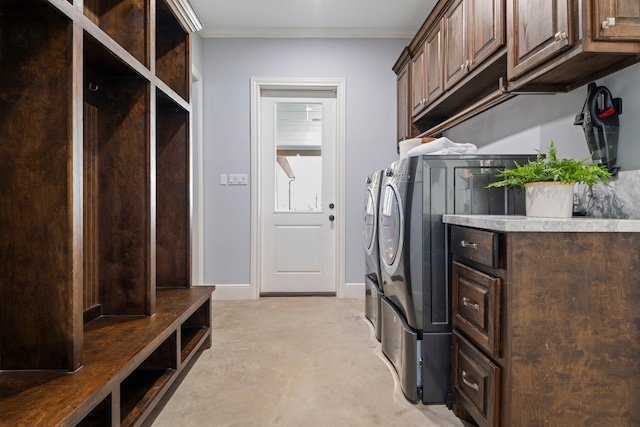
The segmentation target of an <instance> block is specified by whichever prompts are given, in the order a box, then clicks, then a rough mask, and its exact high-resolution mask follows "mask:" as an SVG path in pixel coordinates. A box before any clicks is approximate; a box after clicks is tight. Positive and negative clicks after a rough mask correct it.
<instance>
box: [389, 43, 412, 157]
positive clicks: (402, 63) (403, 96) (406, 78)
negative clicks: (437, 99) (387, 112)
mask: <svg viewBox="0 0 640 427" xmlns="http://www.w3.org/2000/svg"><path fill="white" fill-rule="evenodd" d="M409 61H410V58H409V51H408V49H406V48H405V50H404V54H403V55H402V56H401V57H400V58H399V59H398V61H397V62H396V64H395V65H394V67H393V70H394V71H395V73H396V75H397V98H398V109H397V114H398V128H397V142H398V143H399V142H400V141H402V140H404V139H407V138H411V114H409V102H410V98H411V96H410V93H409V86H410V78H411V76H410V71H409V66H410V62H409ZM399 149H400V146H399V145H397V146H396V150H397V151H398V152H399Z"/></svg>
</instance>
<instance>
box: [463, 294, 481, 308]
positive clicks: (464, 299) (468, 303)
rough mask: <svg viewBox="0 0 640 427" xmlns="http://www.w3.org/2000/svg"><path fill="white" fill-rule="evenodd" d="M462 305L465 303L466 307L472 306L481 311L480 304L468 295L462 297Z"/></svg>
mask: <svg viewBox="0 0 640 427" xmlns="http://www.w3.org/2000/svg"><path fill="white" fill-rule="evenodd" d="M462 305H464V306H465V307H471V308H473V309H474V310H478V311H480V304H478V303H475V302H472V301H471V300H470V299H469V298H467V297H462Z"/></svg>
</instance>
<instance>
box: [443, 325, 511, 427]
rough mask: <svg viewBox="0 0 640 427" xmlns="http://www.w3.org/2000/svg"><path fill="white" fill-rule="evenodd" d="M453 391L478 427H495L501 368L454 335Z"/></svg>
mask: <svg viewBox="0 0 640 427" xmlns="http://www.w3.org/2000/svg"><path fill="white" fill-rule="evenodd" d="M452 363H453V366H452V369H453V373H454V375H453V378H452V380H453V384H452V386H453V391H454V394H455V400H456V401H457V402H459V403H462V405H463V406H464V407H465V409H466V410H467V411H468V412H469V413H470V414H471V416H472V417H473V418H474V420H475V421H476V422H477V423H478V425H479V426H481V427H487V426H490V427H498V425H499V419H498V414H499V413H500V411H499V405H500V403H499V402H500V389H499V386H500V373H501V372H500V367H498V366H497V365H495V364H494V363H493V362H492V361H491V360H489V359H488V358H486V357H485V356H483V355H482V354H481V353H480V352H479V351H478V350H477V349H476V348H475V347H474V346H473V345H472V344H471V343H470V342H469V341H467V340H465V339H464V338H463V337H462V336H460V335H459V334H458V333H457V331H456V330H454V332H453V360H452Z"/></svg>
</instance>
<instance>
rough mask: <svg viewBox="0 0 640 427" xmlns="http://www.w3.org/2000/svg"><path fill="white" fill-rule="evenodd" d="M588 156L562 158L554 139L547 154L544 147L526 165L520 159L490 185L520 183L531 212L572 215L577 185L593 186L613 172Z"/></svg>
mask: <svg viewBox="0 0 640 427" xmlns="http://www.w3.org/2000/svg"><path fill="white" fill-rule="evenodd" d="M587 160H589V159H588V158H587V159H582V160H574V159H558V158H557V150H556V147H555V144H554V143H553V141H551V144H550V145H549V147H548V154H547V155H546V156H545V155H544V154H542V153H541V152H540V151H538V155H537V156H536V160H535V161H533V160H530V161H529V162H528V163H525V164H524V165H519V164H517V163H516V165H515V167H514V168H512V169H504V170H501V171H499V172H498V173H497V174H496V176H497V177H499V178H503V180H502V181H496V182H493V183H491V184H489V186H488V187H505V186H509V187H519V188H521V189H524V191H525V206H526V214H527V216H534V217H554V218H568V217H571V216H572V215H573V187H574V185H575V184H576V183H581V184H584V185H586V186H587V187H589V189H591V188H592V187H593V186H594V185H595V184H598V183H600V182H607V181H608V180H609V179H610V178H611V176H612V175H611V173H610V172H609V171H608V170H607V169H606V168H605V167H604V166H602V165H599V164H595V163H590V164H586V161H587Z"/></svg>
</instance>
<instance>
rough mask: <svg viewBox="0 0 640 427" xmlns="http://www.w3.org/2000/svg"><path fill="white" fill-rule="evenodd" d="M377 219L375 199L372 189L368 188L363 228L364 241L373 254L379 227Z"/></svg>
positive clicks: (366, 247)
mask: <svg viewBox="0 0 640 427" xmlns="http://www.w3.org/2000/svg"><path fill="white" fill-rule="evenodd" d="M377 220H378V217H377V213H376V205H375V200H374V199H373V194H372V192H371V189H370V188H367V192H366V195H365V199H364V226H363V228H362V242H363V244H364V249H365V251H366V253H367V255H371V251H372V250H373V248H374V246H373V244H374V242H375V236H376V228H377V227H378V225H377Z"/></svg>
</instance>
